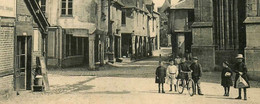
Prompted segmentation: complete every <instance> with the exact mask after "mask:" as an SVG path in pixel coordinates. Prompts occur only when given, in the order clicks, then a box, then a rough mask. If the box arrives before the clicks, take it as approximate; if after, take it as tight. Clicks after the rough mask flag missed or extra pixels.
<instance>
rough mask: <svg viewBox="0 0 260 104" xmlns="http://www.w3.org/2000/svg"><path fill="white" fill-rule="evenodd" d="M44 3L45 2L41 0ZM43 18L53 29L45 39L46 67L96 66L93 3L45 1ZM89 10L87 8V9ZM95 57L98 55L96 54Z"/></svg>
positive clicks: (94, 5) (96, 6) (94, 11)
mask: <svg viewBox="0 0 260 104" xmlns="http://www.w3.org/2000/svg"><path fill="white" fill-rule="evenodd" d="M44 1H45V0H44ZM45 2H46V5H45V6H44V7H45V9H46V11H45V15H46V16H47V17H48V21H49V22H50V24H51V25H52V26H56V27H53V28H50V29H49V34H51V35H50V36H49V37H48V49H49V50H48V65H49V66H59V67H69V66H76V65H83V64H85V65H88V66H89V67H90V68H91V69H93V68H94V67H95V54H94V52H95V50H94V49H95V48H94V47H95V38H96V35H95V34H96V32H99V34H100V33H101V34H102V32H100V31H96V30H97V27H96V23H97V22H96V21H98V19H97V18H96V17H97V16H98V9H97V8H98V7H100V6H99V5H98V4H101V1H100V2H97V1H95V0H88V1H86V0H80V1H74V0H57V1H52V0H46V1H45ZM86 8H88V9H86ZM97 55H98V54H97Z"/></svg>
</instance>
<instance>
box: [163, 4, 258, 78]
mask: <svg viewBox="0 0 260 104" xmlns="http://www.w3.org/2000/svg"><path fill="white" fill-rule="evenodd" d="M169 1H170V0H166V2H169ZM191 1H192V2H191ZM191 5H192V6H191ZM258 5H259V1H258V0H252V1H239V0H231V1H230V0H182V1H180V2H179V3H178V4H177V5H175V6H174V7H179V8H180V9H181V10H180V11H185V10H186V11H187V9H185V8H190V10H191V12H189V11H188V14H187V16H184V17H183V18H179V16H180V15H177V14H176V13H177V12H178V11H177V10H175V9H171V7H169V9H168V10H167V11H168V12H169V19H170V20H171V21H173V22H171V23H169V27H170V28H169V29H170V31H169V33H171V34H172V36H173V37H176V32H174V31H176V30H177V29H176V27H177V26H178V25H180V24H184V25H183V26H181V27H182V28H183V27H185V25H186V26H187V27H188V28H189V30H191V34H190V35H189V36H191V37H192V39H191V40H187V39H188V37H187V36H186V35H185V38H184V41H191V43H190V46H191V48H190V49H191V52H192V54H193V56H198V57H199V59H200V61H201V63H202V64H203V67H204V68H205V70H213V69H214V68H216V67H219V66H221V63H222V62H223V61H224V60H227V61H229V62H231V63H235V61H236V60H235V58H234V57H236V55H237V54H238V53H241V54H243V55H244V57H245V63H246V64H247V67H248V70H249V73H250V76H251V78H258V77H259V70H258V69H257V67H258V64H257V63H258V60H259V58H258V57H257V56H258V51H257V50H258V48H257V47H258V46H257V44H258V42H257V41H258V40H257V39H258V37H257V36H256V34H257V28H258V27H257V24H258ZM181 14H182V15H184V14H185V13H184V12H182V13H181ZM185 18H186V19H187V20H185V21H182V20H183V19H185ZM192 18H193V19H192ZM190 19H192V21H191V22H192V23H191V24H190V23H189V21H190ZM187 21H188V22H187ZM176 22H180V23H178V24H175V23H176ZM172 39H173V43H176V45H177V46H178V45H179V44H178V41H179V40H178V38H176V39H174V38H172ZM174 41H176V42H174ZM184 43H186V42H184ZM177 46H175V47H174V46H173V51H174V53H176V54H179V53H182V52H183V51H181V52H180V48H176V47H177ZM188 47H189V46H187V45H185V47H184V48H188ZM184 53H186V52H185V51H184ZM257 73H258V74H257Z"/></svg>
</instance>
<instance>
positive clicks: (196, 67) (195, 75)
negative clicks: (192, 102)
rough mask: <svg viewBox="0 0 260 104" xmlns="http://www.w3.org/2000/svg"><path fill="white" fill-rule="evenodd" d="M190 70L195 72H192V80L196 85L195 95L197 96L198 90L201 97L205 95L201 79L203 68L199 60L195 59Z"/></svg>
mask: <svg viewBox="0 0 260 104" xmlns="http://www.w3.org/2000/svg"><path fill="white" fill-rule="evenodd" d="M190 69H191V70H192V71H193V72H192V79H193V81H194V83H195V89H194V94H196V88H197V90H198V94H199V95H203V94H202V93H201V88H200V78H201V76H202V67H201V65H200V64H199V63H198V58H197V57H193V63H192V64H191V65H190Z"/></svg>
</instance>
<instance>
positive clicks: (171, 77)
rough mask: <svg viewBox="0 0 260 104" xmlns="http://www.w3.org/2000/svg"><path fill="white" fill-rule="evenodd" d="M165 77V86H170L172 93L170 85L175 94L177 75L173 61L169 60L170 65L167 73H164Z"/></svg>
mask: <svg viewBox="0 0 260 104" xmlns="http://www.w3.org/2000/svg"><path fill="white" fill-rule="evenodd" d="M166 75H167V77H166V78H167V81H166V82H167V84H170V91H172V85H174V91H175V92H176V91H177V90H176V82H177V80H176V77H177V75H178V68H177V66H176V65H175V64H174V60H170V65H169V66H168V67H167V71H166Z"/></svg>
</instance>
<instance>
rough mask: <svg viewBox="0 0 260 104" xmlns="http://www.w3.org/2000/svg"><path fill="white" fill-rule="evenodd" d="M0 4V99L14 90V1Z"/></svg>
mask: <svg viewBox="0 0 260 104" xmlns="http://www.w3.org/2000/svg"><path fill="white" fill-rule="evenodd" d="M0 2H1V4H0V7H1V8H0V12H1V14H0V83H1V84H0V93H1V96H0V97H1V98H2V97H8V96H10V94H11V93H12V92H13V90H14V89H13V87H14V86H13V85H14V82H13V78H14V66H15V62H14V61H15V58H14V54H15V53H14V41H15V20H16V0H0ZM5 8H8V9H5Z"/></svg>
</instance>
